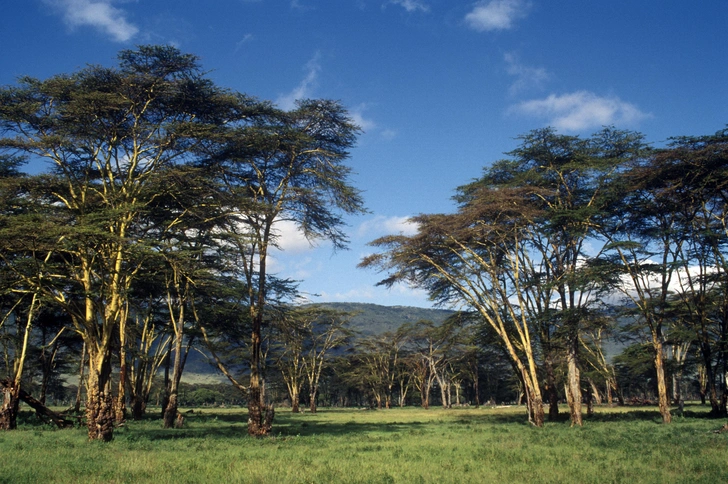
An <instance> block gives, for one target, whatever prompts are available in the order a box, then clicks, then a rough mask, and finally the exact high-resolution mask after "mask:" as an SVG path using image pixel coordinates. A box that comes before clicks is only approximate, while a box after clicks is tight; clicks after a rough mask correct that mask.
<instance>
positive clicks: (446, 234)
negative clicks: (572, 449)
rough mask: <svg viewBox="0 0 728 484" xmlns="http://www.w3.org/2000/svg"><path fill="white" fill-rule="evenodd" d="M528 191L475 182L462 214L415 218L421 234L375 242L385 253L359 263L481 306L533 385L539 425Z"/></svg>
mask: <svg viewBox="0 0 728 484" xmlns="http://www.w3.org/2000/svg"><path fill="white" fill-rule="evenodd" d="M529 193H530V192H529ZM526 196H527V193H526V192H524V191H523V190H522V189H519V188H509V187H505V188H497V189H496V188H491V187H488V186H479V187H475V188H473V189H472V190H471V191H470V193H469V194H468V197H467V201H466V203H463V204H462V205H461V207H460V209H459V210H458V212H457V213H455V214H451V215H420V216H418V217H414V218H413V219H412V220H413V221H414V222H415V223H417V225H418V232H417V234H415V235H413V236H405V235H399V236H388V237H383V238H380V239H378V240H375V241H374V242H372V245H374V246H377V247H380V248H382V249H383V252H381V253H379V254H374V255H371V256H369V257H366V258H365V259H364V260H363V261H362V262H361V263H360V267H374V268H378V269H380V270H383V271H387V272H389V274H390V275H389V277H388V278H386V279H385V280H383V281H382V282H380V284H382V285H388V286H391V285H393V284H395V283H397V282H400V281H402V282H407V283H410V284H413V285H416V286H419V287H423V288H425V289H427V290H428V291H429V293H430V295H431V297H432V298H434V299H435V300H437V301H439V302H441V303H459V304H465V305H466V306H468V307H470V308H472V309H473V310H474V311H477V312H478V313H479V315H480V316H481V317H482V318H483V319H484V320H485V321H486V322H487V323H488V324H489V325H490V326H491V327H492V328H493V330H494V331H495V333H496V334H497V335H498V337H499V338H500V339H501V340H502V342H503V344H504V347H505V348H506V351H507V353H508V355H509V357H510V358H511V360H512V362H513V364H514V366H515V368H516V369H517V373H518V375H519V378H521V380H522V382H523V384H524V387H525V389H526V393H527V397H528V398H527V409H528V415H529V421H531V422H532V423H533V424H534V425H536V426H539V427H540V426H543V423H544V412H543V399H542V396H541V387H540V384H539V375H538V364H537V358H536V350H535V343H536V341H535V338H534V335H533V329H532V326H531V319H530V317H529V313H528V304H527V300H526V297H525V292H524V290H523V286H524V284H525V283H526V272H525V269H524V264H523V260H522V259H523V257H524V256H527V254H528V253H527V250H526V244H527V241H528V240H529V238H531V237H532V233H531V232H532V230H533V228H534V219H535V217H536V216H538V215H540V211H539V210H538V209H535V208H534V207H532V206H529V205H527V204H524V203H523V200H524V198H525V197H526ZM526 267H527V266H526Z"/></svg>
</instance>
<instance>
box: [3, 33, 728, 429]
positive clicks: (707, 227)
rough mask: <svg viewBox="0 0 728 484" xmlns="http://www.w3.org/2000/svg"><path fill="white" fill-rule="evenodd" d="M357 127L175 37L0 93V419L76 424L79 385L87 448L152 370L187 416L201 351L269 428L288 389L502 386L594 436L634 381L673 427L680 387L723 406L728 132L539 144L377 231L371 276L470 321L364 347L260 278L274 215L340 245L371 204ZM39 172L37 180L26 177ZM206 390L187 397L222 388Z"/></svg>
mask: <svg viewBox="0 0 728 484" xmlns="http://www.w3.org/2000/svg"><path fill="white" fill-rule="evenodd" d="M357 133H358V128H357V126H356V125H354V124H353V123H352V121H351V119H350V118H349V117H348V116H347V113H346V111H345V110H344V109H343V108H342V107H341V106H340V105H339V104H338V103H336V102H332V101H326V100H302V101H299V103H298V105H297V107H296V108H295V109H294V110H292V111H282V110H280V109H277V108H276V107H274V106H273V105H272V104H270V103H268V102H263V101H259V100H257V99H254V98H251V97H248V96H246V95H243V94H240V93H237V92H233V91H230V90H227V89H223V88H220V87H218V86H216V85H215V84H214V83H213V82H212V81H211V80H210V79H208V78H207V77H206V76H205V75H204V73H203V72H202V71H201V68H200V66H199V64H198V61H197V59H196V58H195V57H194V56H190V55H186V54H183V53H181V52H179V51H178V50H176V49H175V48H172V47H159V46H143V47H139V48H138V49H137V50H127V51H122V52H121V53H120V55H119V64H118V66H116V67H113V68H106V67H99V66H91V67H88V68H86V69H83V70H81V71H79V72H76V73H74V74H71V75H58V76H54V77H52V78H49V79H47V80H37V79H32V78H23V79H20V80H19V82H18V85H17V86H11V87H3V88H1V89H0V344H1V345H2V348H3V351H4V357H5V358H4V363H5V370H6V373H7V377H6V378H4V379H3V380H2V381H1V382H0V383H1V385H0V386H1V387H2V391H3V406H2V408H1V409H0V427H2V428H6V429H11V428H14V427H15V425H16V416H17V410H18V402H19V400H20V399H21V398H22V399H25V400H26V401H28V402H32V405H33V406H34V408H36V409H37V410H38V411H42V412H45V414H46V416H49V417H50V418H52V419H54V420H55V421H56V422H57V423H59V425H66V424H67V423H68V421H67V420H65V419H64V417H63V416H62V415H58V414H54V413H53V412H51V411H50V410H48V409H47V408H45V407H44V406H43V402H44V401H45V398H46V395H48V394H49V393H53V392H54V388H57V387H58V375H59V374H60V373H65V374H69V373H76V372H77V373H78V375H79V386H78V392H77V394H76V402H75V409H76V410H78V409H79V408H80V401H81V387H85V390H86V402H85V416H86V423H87V426H88V433H89V438H90V439H93V440H109V439H111V438H112V437H113V428H114V426H115V425H117V424H118V423H120V422H121V421H123V420H124V419H125V418H127V415H128V414H129V413H130V414H131V416H132V417H133V418H141V416H142V415H143V413H144V411H145V407H146V405H147V402H148V401H149V399H150V396H151V393H152V389H153V388H154V384H155V377H156V376H157V375H158V374H160V373H163V374H164V383H163V386H162V387H163V392H162V398H161V401H160V404H161V406H162V409H163V415H162V418H163V421H164V425H165V426H166V427H170V426H173V425H175V423H176V422H177V421H178V418H179V412H178V411H177V407H178V405H179V403H180V398H181V397H180V388H182V387H181V383H180V380H181V376H182V372H183V370H184V368H185V363H186V361H187V356H188V355H189V353H190V351H191V350H192V349H193V348H203V349H204V350H205V351H206V353H207V354H208V355H209V358H210V359H211V361H212V362H213V363H214V365H215V366H216V367H217V369H218V370H219V371H220V372H221V373H222V374H223V375H225V377H227V378H228V379H229V380H230V382H231V383H232V385H233V387H234V388H236V389H238V390H239V391H240V392H241V393H240V395H241V396H244V400H245V402H246V404H247V406H248V431H249V433H250V434H251V435H256V436H259V435H265V434H267V433H269V432H270V428H271V422H272V419H273V407H272V405H270V404H269V402H270V401H274V400H280V399H281V395H274V396H271V395H268V394H267V392H268V391H270V390H271V389H274V388H275V386H276V385H275V384H272V382H274V381H276V382H280V383H281V386H282V387H283V388H284V389H285V394H286V396H287V398H288V399H289V401H290V403H291V406H292V407H293V410H294V411H298V410H299V405H300V402H301V400H307V401H308V404H309V407H310V410H311V411H316V406H317V402H318V401H319V399H320V398H321V394H322V393H324V394H325V395H326V398H328V401H329V402H330V403H331V402H333V401H338V403H340V404H345V403H346V402H347V401H348V402H356V403H360V402H361V401H362V400H367V401H370V402H371V403H372V404H373V405H376V406H379V407H390V406H392V405H403V404H405V402H406V401H408V398H409V399H410V400H409V401H412V397H413V396H415V395H416V396H417V397H418V398H417V399H418V400H419V402H420V403H421V404H422V405H423V406H425V407H428V406H429V405H430V401H431V397H432V395H433V394H436V393H439V400H440V402H441V403H442V405H444V406H446V407H447V406H450V405H452V404H453V399H454V403H459V402H460V401H461V397H462V395H466V398H465V400H466V401H471V402H473V401H474V402H475V403H476V404H477V403H479V397H480V395H481V394H483V392H482V391H481V389H480V387H479V385H480V383H481V382H485V384H486V386H487V387H488V389H487V391H486V392H485V393H487V394H488V395H490V396H494V395H497V394H498V392H499V390H498V387H499V386H500V385H501V384H502V382H503V381H504V380H506V379H507V378H505V377H503V375H505V374H506V373H508V374H509V375H510V374H512V375H515V380H516V382H517V384H518V386H519V387H520V389H521V391H522V394H523V397H524V399H525V402H526V408H527V409H528V416H529V420H530V421H532V422H533V423H534V424H535V425H537V426H541V425H543V423H544V420H545V410H544V407H545V406H546V407H548V415H549V417H550V418H555V417H556V416H557V414H558V402H559V400H560V399H565V400H566V401H567V402H568V404H569V409H570V417H571V421H572V423H573V424H574V425H581V423H582V402H583V401H586V403H587V404H590V403H591V402H592V401H593V400H594V399H596V398H600V393H605V394H606V396H607V398H608V399H609V400H610V401H611V398H612V395H617V397H618V398H621V396H622V395H623V393H622V389H621V388H620V382H626V381H628V380H629V381H631V380H630V378H631V377H630V376H629V374H630V372H631V373H632V374H633V375H639V377H640V378H642V379H643V380H645V379H649V380H651V381H652V382H653V383H654V387H655V389H656V394H657V395H658V403H659V408H660V412H661V414H662V417H663V420H664V421H665V422H669V421H670V418H671V414H670V394H669V390H670V389H672V398H673V399H674V400H675V401H676V402H679V401H680V400H681V398H682V395H681V393H680V392H681V389H682V388H683V387H684V385H683V383H682V381H681V379H682V378H683V375H685V374H686V373H687V372H688V371H689V370H690V368H695V371H696V373H697V375H698V377H699V378H698V379H699V381H700V390H701V393H702V394H703V395H705V397H706V398H707V399H709V401H710V405H711V409H712V413H713V414H714V415H720V416H724V415H725V414H726V400H727V398H728V389H727V388H726V373H728V339H727V334H726V333H727V332H728V287H727V285H728V262H727V261H726V258H725V256H726V242H728V225H727V221H728V218H727V217H728V215H727V214H728V212H727V211H726V197H727V196H728V191H727V190H726V188H728V187H727V186H726V183H727V181H728V130H727V131H721V132H718V133H716V134H715V135H712V136H702V137H681V138H675V139H673V140H672V141H671V142H670V144H669V145H668V146H666V147H665V148H661V149H652V148H650V147H649V146H647V145H646V144H645V142H644V140H643V137H642V136H641V135H640V134H638V133H633V132H625V131H619V130H616V129H612V128H607V129H604V130H602V131H601V132H599V133H596V134H594V135H593V136H591V137H588V138H580V137H576V136H565V135H560V134H557V133H556V132H554V131H553V130H551V129H542V130H537V131H533V132H531V133H528V134H527V135H525V136H523V137H522V138H521V139H520V141H521V143H520V146H519V147H518V148H517V149H516V150H514V151H513V152H511V153H509V158H508V159H505V160H501V161H498V162H496V163H493V164H492V165H490V166H489V167H488V168H486V169H485V171H484V174H483V176H482V177H481V178H479V179H477V180H475V181H473V182H472V183H469V184H467V185H465V186H462V187H460V188H459V189H458V190H457V194H456V196H455V200H456V202H457V204H458V209H457V211H456V212H455V213H451V214H433V215H420V216H418V217H415V218H414V219H413V221H414V222H416V223H417V226H418V232H417V233H416V234H415V235H412V236H406V235H393V236H387V237H384V238H381V239H379V240H377V241H374V242H373V245H374V246H376V247H378V248H379V249H380V251H379V252H378V253H376V254H373V255H371V256H369V257H367V258H366V259H364V260H363V261H362V263H361V266H362V267H371V268H376V269H379V270H382V271H384V272H386V273H387V277H386V279H385V280H384V281H382V284H384V285H392V284H395V283H399V282H406V283H409V284H412V285H414V286H417V287H421V288H424V289H426V290H427V291H429V293H430V295H431V297H432V298H433V300H435V301H437V302H440V303H442V304H446V305H452V306H454V307H456V308H457V309H459V310H460V312H458V313H456V314H455V315H454V316H453V318H451V319H450V320H448V321H446V322H445V323H443V324H441V325H435V324H432V323H427V322H419V323H416V324H408V325H405V326H403V327H401V328H399V330H397V331H392V332H388V333H384V334H380V335H375V336H369V337H365V338H364V337H358V338H355V336H356V335H355V334H354V332H353V331H352V330H351V328H350V326H349V324H348V323H349V320H350V319H351V317H352V315H351V314H349V313H345V312H340V311H334V310H331V309H327V308H323V307H317V306H295V305H292V304H290V302H291V301H294V300H295V298H296V296H297V294H296V283H295V281H291V280H286V279H280V278H277V277H275V276H274V275H271V274H269V273H268V270H267V269H268V267H267V262H268V255H269V252H270V250H271V249H272V248H274V247H276V246H277V242H278V232H277V230H276V224H278V223H281V222H289V223H293V224H294V225H295V226H296V227H297V228H298V229H299V230H300V231H302V232H303V234H304V235H305V236H306V237H308V238H309V239H310V240H316V239H326V240H329V241H330V242H331V243H332V245H333V246H334V247H335V248H342V247H345V246H346V244H347V239H346V236H345V234H344V232H343V231H342V227H343V220H342V216H343V215H345V214H356V213H361V212H362V211H363V202H362V199H361V197H360V194H359V192H358V191H357V190H356V189H355V188H354V187H352V186H351V185H350V183H349V174H350V169H349V168H348V167H347V166H346V164H345V162H346V160H347V159H348V156H349V152H348V150H349V149H350V148H351V147H352V145H353V144H354V142H355V139H356V135H357ZM40 160H45V161H47V162H49V164H48V166H49V169H48V170H47V171H45V172H42V173H40V174H37V175H29V174H26V173H23V172H22V171H21V167H22V166H23V164H24V163H25V162H27V161H31V162H33V163H35V164H37V163H39V162H40ZM626 335H630V337H631V338H632V339H635V340H636V341H637V342H638V344H637V345H634V346H630V347H629V348H628V349H627V351H625V352H624V353H623V355H621V359H616V360H615V361H614V362H611V361H610V359H609V358H607V357H606V355H605V350H604V344H605V342H606V341H607V340H608V339H609V338H618V337H626ZM79 355H80V358H79ZM504 357H505V359H504ZM645 359H647V360H648V361H649V365H645V364H644V362H645ZM30 362H33V363H34V364H33V365H29V363H30ZM691 365H692V366H691ZM508 368H510V370H512V371H510V372H508V371H506V370H507V369H508ZM29 369H31V370H32V371H31V372H30V374H29V372H28V370H29ZM494 375H498V376H494ZM669 376H672V380H673V381H672V382H670V381H669V380H670V379H669ZM31 380H32V381H34V382H36V383H39V392H40V394H39V395H40V399H39V400H35V399H32V397H30V396H29V395H28V394H27V393H26V392H24V390H23V388H21V386H24V385H26V386H27V382H29V381H31ZM597 386H600V387H602V388H604V389H605V390H604V392H600V391H599V390H598V389H597ZM584 389H586V391H584ZM198 390H200V391H197V390H195V391H190V392H189V395H188V394H187V392H185V395H184V398H185V401H193V400H194V401H201V402H203V403H209V402H210V401H212V400H215V399H216V398H218V397H219V395H222V393H221V392H219V391H216V390H212V389H198ZM202 390H204V391H202ZM193 393H194V394H193ZM225 398H228V397H225ZM436 398H438V397H436ZM127 405H130V406H131V409H128V408H127Z"/></svg>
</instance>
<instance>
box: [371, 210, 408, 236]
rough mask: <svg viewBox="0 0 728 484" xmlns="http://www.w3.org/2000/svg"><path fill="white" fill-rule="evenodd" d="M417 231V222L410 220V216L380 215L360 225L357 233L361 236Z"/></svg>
mask: <svg viewBox="0 0 728 484" xmlns="http://www.w3.org/2000/svg"><path fill="white" fill-rule="evenodd" d="M416 233H417V224H416V223H413V222H411V221H410V217H396V216H395V217H385V216H384V215H378V216H376V217H374V218H373V219H370V220H366V221H364V222H362V224H361V225H359V229H358V230H357V234H358V235H359V236H360V237H365V236H373V235H383V234H386V235H393V234H402V235H414V234H416Z"/></svg>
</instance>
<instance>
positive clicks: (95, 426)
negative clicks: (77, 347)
mask: <svg viewBox="0 0 728 484" xmlns="http://www.w3.org/2000/svg"><path fill="white" fill-rule="evenodd" d="M89 348H90V349H92V348H93V345H89ZM86 425H87V427H88V438H89V440H100V441H103V442H109V441H111V440H112V439H113V438H114V399H113V397H112V395H111V364H110V361H109V355H108V354H106V353H96V352H94V351H89V371H88V380H87V384H86Z"/></svg>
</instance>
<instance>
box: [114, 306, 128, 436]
mask: <svg viewBox="0 0 728 484" xmlns="http://www.w3.org/2000/svg"><path fill="white" fill-rule="evenodd" d="M119 339H120V342H119V390H118V392H117V396H116V400H115V402H114V403H115V405H114V416H115V418H116V424H117V425H120V424H122V423H124V421H125V420H126V385H127V371H128V369H127V361H126V322H125V320H124V319H123V318H122V322H121V323H120V324H119Z"/></svg>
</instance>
